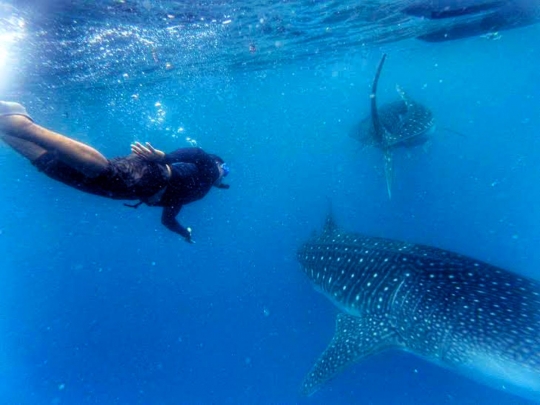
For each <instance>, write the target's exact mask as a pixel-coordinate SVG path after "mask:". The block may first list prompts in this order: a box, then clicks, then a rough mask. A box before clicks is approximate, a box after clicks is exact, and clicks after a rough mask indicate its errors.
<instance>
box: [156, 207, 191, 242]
mask: <svg viewBox="0 0 540 405" xmlns="http://www.w3.org/2000/svg"><path fill="white" fill-rule="evenodd" d="M181 209H182V206H181V205H178V206H172V207H165V208H163V213H162V214H161V223H162V224H163V225H165V226H166V227H167V229H169V230H171V231H173V232H175V233H177V234H179V235H181V236H182V237H183V238H184V239H185V240H186V242H189V243H195V241H194V240H193V239H191V228H184V227H183V226H182V225H180V222H178V220H177V219H176V216H177V215H178V213H179V212H180V210H181Z"/></svg>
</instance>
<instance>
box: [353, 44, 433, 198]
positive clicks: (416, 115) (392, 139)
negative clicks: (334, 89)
mask: <svg viewBox="0 0 540 405" xmlns="http://www.w3.org/2000/svg"><path fill="white" fill-rule="evenodd" d="M385 60H386V54H384V55H383V56H382V58H381V60H380V62H379V65H378V67H377V71H376V74H375V78H374V80H373V84H372V87H371V94H370V100H371V102H370V107H371V112H370V115H369V116H368V117H366V118H364V119H363V120H362V121H360V123H359V124H358V125H356V126H355V127H354V128H353V129H352V131H351V132H350V134H349V135H350V136H351V137H352V138H354V139H357V140H359V141H360V142H361V143H363V144H364V145H371V146H376V147H378V148H380V149H382V151H383V153H384V172H385V176H386V189H387V192H388V197H389V198H391V197H392V183H393V178H394V163H393V162H394V159H393V154H394V150H395V149H396V148H399V147H407V148H408V147H412V146H416V145H421V144H423V143H425V142H426V141H427V140H428V139H429V136H430V135H431V133H432V132H433V130H434V128H435V123H434V119H433V114H432V112H431V110H430V109H429V108H427V107H426V106H424V105H423V104H420V103H418V102H416V101H414V100H413V99H412V98H411V97H409V96H408V95H407V94H406V93H405V91H404V90H403V89H402V88H401V87H399V86H396V90H397V92H398V94H399V96H400V98H399V99H398V100H397V101H393V102H390V103H386V104H383V105H381V106H380V107H379V106H378V105H377V87H378V84H379V78H380V76H381V71H382V68H383V66H384V62H385Z"/></svg>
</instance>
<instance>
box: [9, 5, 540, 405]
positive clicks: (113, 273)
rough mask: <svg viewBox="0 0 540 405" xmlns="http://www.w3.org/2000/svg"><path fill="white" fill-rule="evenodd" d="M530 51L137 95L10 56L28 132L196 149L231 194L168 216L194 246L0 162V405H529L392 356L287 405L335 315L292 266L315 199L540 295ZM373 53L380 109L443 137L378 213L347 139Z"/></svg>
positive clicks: (460, 52) (182, 78) (268, 71)
mask: <svg viewBox="0 0 540 405" xmlns="http://www.w3.org/2000/svg"><path fill="white" fill-rule="evenodd" d="M282 7H285V9H286V7H287V4H283V5H282ZM291 7H292V6H291ZM51 12H52V11H51ZM48 30H49V31H48V32H47V35H49V36H51V35H52V33H54V27H53V28H50V27H49V28H48ZM256 35H257V33H255V34H252V35H251V38H248V39H247V40H246V43H249V42H250V41H252V40H253V37H255V40H256V39H257V37H256ZM53 37H54V36H53ZM539 37H540V27H539V26H538V25H532V26H528V27H524V28H519V29H515V30H509V31H504V33H502V34H501V35H500V37H499V38H498V39H497V40H489V39H486V38H482V37H472V38H468V39H464V40H460V41H451V42H444V43H436V44H433V43H425V42H421V41H418V40H416V39H414V38H409V39H405V40H399V41H397V40H396V41H390V42H385V43H384V44H379V45H378V44H376V43H372V44H369V45H368V46H365V47H356V48H355V47H354V46H351V47H349V48H347V52H343V53H341V54H337V55H336V54H335V53H333V54H332V57H331V58H330V57H329V58H328V59H327V60H326V58H325V57H324V54H323V55H318V57H317V59H316V60H314V59H311V58H309V57H303V58H299V60H297V61H296V60H288V61H287V60H286V59H287V58H286V57H284V56H283V55H281V56H280V57H281V58H282V59H285V60H286V62H287V63H283V61H280V63H279V64H275V65H272V64H265V65H264V66H262V67H261V68H259V69H233V68H231V66H232V65H234V63H233V64H230V65H225V64H223V65H221V67H222V69H216V68H215V66H213V67H212V69H210V68H209V69H208V72H206V73H205V71H204V64H203V65H202V68H198V69H197V72H196V73H193V71H192V70H189V72H188V71H187V70H184V68H181V69H177V70H176V71H175V72H174V73H173V74H164V75H163V76H162V77H153V78H152V80H148V81H144V79H141V78H140V77H136V78H135V79H133V80H126V78H125V77H122V76H119V75H117V72H116V70H114V69H116V68H117V67H118V66H119V65H120V66H122V63H116V64H115V65H114V69H113V67H111V65H110V64H107V63H104V64H102V69H103V71H102V72H101V73H102V76H103V78H102V79H100V80H102V82H101V81H100V80H93V79H92V77H89V76H85V77H82V78H81V77H77V75H76V73H72V76H58V75H56V76H54V75H53V76H51V70H47V69H44V68H43V65H41V63H42V62H43V61H42V60H41V59H40V64H39V65H38V66H37V67H34V69H32V70H31V71H30V65H31V64H32V63H31V60H32V54H31V53H25V54H17V48H15V47H11V48H10V50H9V52H10V57H11V58H17V60H20V64H19V65H17V66H13V65H4V66H3V67H2V66H1V65H0V67H1V69H0V72H2V75H3V76H2V77H3V79H6V80H2V81H0V95H1V96H2V97H0V98H3V99H5V98H9V99H12V100H17V101H20V102H22V103H23V104H25V105H26V106H27V108H28V110H29V112H30V114H31V115H32V116H33V118H34V120H35V121H36V122H38V123H40V124H42V125H45V126H47V127H49V128H52V129H54V130H56V131H58V132H61V133H65V134H69V135H71V136H73V137H75V138H77V139H79V140H82V141H84V142H87V143H89V144H91V145H92V146H94V147H96V148H98V149H99V150H100V151H102V152H103V153H104V154H105V155H106V156H108V157H113V156H119V155H125V154H127V153H128V152H129V144H130V143H131V142H133V141H135V140H139V141H150V142H152V144H154V145H155V146H156V147H158V148H160V149H163V150H168V151H170V150H173V149H175V148H177V147H183V146H187V142H186V138H187V137H190V138H192V139H195V140H196V141H197V143H198V145H199V146H201V147H203V148H204V149H205V150H207V151H209V152H212V153H217V154H219V155H220V156H222V157H223V158H224V159H225V160H226V161H227V162H228V164H229V166H230V167H231V174H230V176H229V177H228V182H229V183H230V184H231V188H230V190H218V189H214V190H213V191H211V193H210V194H209V195H208V196H207V197H206V198H204V199H203V200H201V201H199V202H196V203H193V204H191V205H188V206H186V207H184V209H183V210H182V212H181V214H180V216H179V219H180V221H181V222H182V223H183V224H185V225H186V226H191V227H192V228H193V237H194V239H195V240H196V242H197V243H196V244H195V245H189V244H187V243H185V242H183V241H182V240H181V239H180V238H179V237H177V235H175V234H173V233H171V232H169V231H167V230H166V229H165V228H164V227H162V226H161V224H160V222H159V218H160V214H161V212H160V210H159V209H156V208H149V207H146V206H142V207H140V208H139V209H137V210H133V209H130V208H126V207H124V206H123V205H122V203H121V202H119V201H112V200H107V199H103V198H99V197H94V196H90V195H86V194H82V193H80V192H77V191H74V190H72V189H69V188H67V187H65V186H64V185H61V184H58V183H55V182H54V181H52V180H50V179H48V178H46V177H45V176H43V175H42V174H40V173H38V172H37V171H36V170H34V169H33V167H32V166H31V165H30V164H29V163H27V162H26V161H24V159H22V158H20V157H19V156H18V155H16V154H15V153H13V152H12V151H11V150H10V149H8V148H7V147H6V146H4V145H2V146H1V147H0V162H1V167H2V170H1V171H0V184H2V188H1V196H2V199H1V203H0V218H1V219H0V241H1V242H0V275H1V277H2V282H1V283H0V289H1V291H0V331H1V333H0V403H2V404H254V403H257V404H297V403H299V404H328V403H335V404H352V403H361V404H493V403H497V404H529V403H531V402H528V401H527V400H525V399H522V398H519V397H517V396H513V395H510V394H507V393H504V392H502V391H499V390H495V389H493V388H490V387H487V386H484V385H480V384H478V383H476V382H474V381H472V380H469V379H467V378H465V377H463V376H460V375H456V374H454V373H452V372H451V371H447V370H444V369H441V368H438V367H437V366H435V365H432V364H430V363H427V362H426V361H424V360H421V359H418V358H415V357H412V356H410V355H407V354H404V353H396V352H387V353H383V354H381V355H378V356H376V357H373V358H370V359H368V360H366V361H365V362H363V363H361V364H356V365H354V366H353V367H350V368H349V369H347V370H345V371H344V372H343V373H341V374H340V375H338V376H337V377H336V378H335V379H334V380H332V381H331V382H329V383H328V384H327V385H326V386H325V387H324V388H323V389H322V390H321V391H320V392H318V393H316V394H315V395H314V396H313V397H310V398H304V397H302V396H300V394H299V388H300V384H301V382H302V380H303V378H304V375H305V374H306V373H307V371H308V370H309V369H310V367H311V365H312V364H313V363H314V361H315V360H316V358H317V357H318V355H319V354H320V353H321V352H322V351H323V350H324V348H325V347H326V345H327V344H328V342H329V341H330V339H331V337H332V334H333V330H334V319H335V315H336V313H337V309H336V308H334V307H333V306H332V304H331V303H330V302H329V301H328V300H326V299H325V298H324V297H323V296H322V295H321V294H318V293H317V292H316V291H314V289H313V288H312V286H311V285H310V283H309V281H308V280H307V279H306V278H305V276H304V275H303V274H302V272H301V271H300V268H299V264H298V263H297V261H296V258H295V253H296V249H297V247H298V246H299V245H300V244H301V243H302V242H303V241H304V240H306V239H307V238H308V237H309V235H310V234H311V233H312V231H314V230H318V229H320V227H321V224H322V222H323V219H324V216H325V215H326V213H327V212H328V205H329V204H328V201H331V203H332V206H333V210H334V213H335V215H336V217H337V221H338V223H339V224H340V225H341V226H343V227H344V228H345V229H347V230H348V231H356V232H362V233H365V234H369V235H374V236H383V237H389V238H396V239H402V240H407V241H411V242H417V243H425V244H429V245H434V246H437V247H441V248H445V249H449V250H453V251H457V252H460V253H464V254H467V255H470V256H473V257H476V258H478V259H481V260H484V261H487V262H489V263H492V264H495V265H498V266H501V267H504V268H507V269H510V270H513V271H515V272H518V273H521V274H524V275H527V276H530V277H533V278H537V279H540V272H539V271H538V267H539V264H540V250H539V249H538V246H539V243H540V229H539V227H538V223H539V221H540V204H538V201H539V199H540V182H539V181H538V179H539V178H540V164H539V163H540V141H539V140H538V134H539V129H540V114H539V111H540V98H539V94H540V70H539V69H538V65H539V62H540V47H539V46H538V40H537V39H538V38H539ZM35 38H36V37H34V40H35ZM50 38H51V37H49V40H51V41H52V40H54V38H53V39H50ZM21 41H22V42H21V44H24V39H22V40H21ZM126 41H127V43H128V44H129V41H130V39H129V38H128V39H126ZM34 45H35V43H34ZM67 46H69V44H68V45H67ZM31 48H32V46H30V45H28V46H27V47H26V48H25V47H24V46H23V47H21V49H22V51H21V52H23V51H24V52H27V50H28V49H31ZM192 52H197V50H192ZM383 52H386V53H387V54H388V55H389V57H388V60H387V63H386V66H385V70H384V72H383V75H382V77H381V82H380V84H379V89H380V90H379V91H380V93H379V98H380V100H381V102H384V101H390V100H393V99H395V98H396V96H397V93H396V92H395V84H398V83H399V84H400V85H401V86H402V87H403V88H404V89H405V90H406V91H408V92H409V93H410V94H411V95H412V96H414V98H415V99H416V100H418V101H420V102H422V103H424V104H426V105H427V106H429V108H431V109H432V111H433V113H434V116H435V119H436V121H437V129H436V132H435V133H434V135H433V138H432V140H431V142H430V143H429V144H428V145H427V147H426V148H425V150H423V149H422V148H416V149H410V150H408V151H400V152H399V153H398V154H397V155H396V181H395V189H394V193H393V198H392V199H391V200H389V199H388V198H387V195H386V187H385V180H384V172H383V165H382V158H381V153H380V151H379V150H376V149H370V148H366V149H362V148H361V146H360V145H359V144H358V143H357V142H356V141H355V140H353V139H352V138H350V137H348V135H347V134H348V133H349V131H350V128H351V127H352V126H353V125H354V124H355V123H356V122H357V121H358V120H359V119H360V118H362V117H364V116H365V115H366V114H368V113H369V99H368V95H369V88H370V85H371V81H372V79H373V73H374V71H375V68H376V65H377V63H378V60H379V58H380V56H381V54H382V53H383ZM249 57H251V56H249V55H248V56H246V58H249ZM73 58H75V59H76V54H75V55H73ZM57 63H58V64H60V65H62V63H67V61H57ZM98 65H99V63H98ZM49 66H55V61H54V60H50V61H49ZM125 67H126V72H127V71H129V72H130V74H131V72H135V71H137V66H134V65H125ZM42 68H43V69H42ZM108 68H111V69H113V70H111V71H110V74H109V75H107V69H108ZM2 69H3V70H2ZM186 69H187V68H186ZM40 72H41V74H42V76H39V75H40ZM8 74H9V78H8ZM64 74H65V75H67V73H64ZM25 75H26V76H25ZM99 77H100V78H101V76H99ZM115 83H117V85H115ZM156 103H160V104H158V105H156ZM160 117H161V118H160ZM448 129H451V130H452V131H457V132H459V133H461V134H462V135H457V134H455V133H454V132H451V131H449V130H448Z"/></svg>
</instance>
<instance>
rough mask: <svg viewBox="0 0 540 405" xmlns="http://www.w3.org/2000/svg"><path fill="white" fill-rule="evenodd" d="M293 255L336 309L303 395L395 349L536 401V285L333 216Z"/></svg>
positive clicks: (539, 357)
mask: <svg viewBox="0 0 540 405" xmlns="http://www.w3.org/2000/svg"><path fill="white" fill-rule="evenodd" d="M297 258H298V261H299V262H300V264H301V266H302V268H303V271H304V273H305V274H306V275H307V277H308V278H309V279H310V280H311V282H312V283H313V284H314V285H315V287H316V289H317V290H318V291H320V292H322V293H323V294H324V295H325V296H326V297H327V298H329V300H330V301H331V302H332V303H334V304H335V305H336V306H337V308H338V309H339V313H338V315H337V319H336V326H335V327H336V330H335V334H334V336H333V338H332V340H331V342H330V344H329V345H328V347H327V348H326V350H325V351H324V352H323V354H322V355H321V356H320V357H319V359H318V360H317V361H316V363H315V365H314V366H313V368H312V369H311V371H309V373H308V374H307V376H306V378H305V380H304V382H303V384H302V392H303V393H304V394H305V395H311V394H313V393H315V392H316V391H317V390H319V389H320V388H321V387H322V386H323V385H324V384H325V383H327V382H328V381H329V380H330V379H331V378H333V377H334V376H336V375H337V374H338V373H340V372H342V371H343V370H344V369H345V368H347V367H348V366H350V365H352V364H354V363H357V362H361V361H362V360H364V359H366V358H368V357H370V356H373V355H375V354H377V353H379V352H382V351H385V350H389V349H397V350H403V351H406V352H409V353H412V354H414V355H417V356H420V357H421V358H424V359H426V360H428V361H430V362H433V363H435V364H438V365H440V366H443V367H445V368H447V369H451V370H455V371H457V372H460V373H462V374H463V375H465V376H467V377H470V378H473V379H476V380H477V381H479V382H482V383H486V384H488V385H491V386H493V387H495V388H499V389H502V390H506V391H507V392H510V393H513V394H518V395H521V396H523V397H526V398H529V399H535V400H540V282H538V281H536V280H533V279H530V278H527V277H523V276H520V275H518V274H515V273H513V272H510V271H507V270H504V269H502V268H499V267H496V266H493V265H490V264H487V263H484V262H482V261H480V260H476V259H474V258H470V257H467V256H464V255H461V254H458V253H454V252H451V251H448V250H443V249H439V248H436V247H431V246H426V245H419V244H413V243H408V242H402V241H397V240H391V239H384V238H379V237H369V236H364V235H361V234H356V233H347V232H344V231H342V230H340V229H339V228H338V227H337V225H336V224H335V221H334V219H333V217H332V215H329V216H328V217H327V219H326V223H325V226H324V229H323V232H322V233H321V234H319V235H313V236H312V237H311V238H310V239H309V240H308V241H307V242H305V243H304V244H302V245H301V246H300V248H299V249H298V252H297Z"/></svg>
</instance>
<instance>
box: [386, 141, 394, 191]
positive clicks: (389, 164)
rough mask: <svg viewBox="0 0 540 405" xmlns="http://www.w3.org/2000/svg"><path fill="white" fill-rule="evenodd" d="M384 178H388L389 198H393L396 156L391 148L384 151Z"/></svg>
mask: <svg viewBox="0 0 540 405" xmlns="http://www.w3.org/2000/svg"><path fill="white" fill-rule="evenodd" d="M384 176H385V177H386V191H387V192H388V198H390V199H391V198H392V184H393V182H394V155H393V153H392V150H391V149H390V148H386V149H385V150H384Z"/></svg>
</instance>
